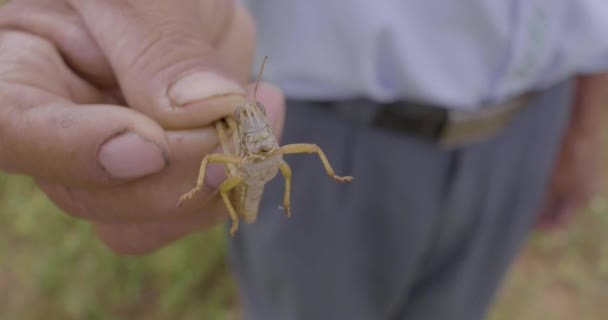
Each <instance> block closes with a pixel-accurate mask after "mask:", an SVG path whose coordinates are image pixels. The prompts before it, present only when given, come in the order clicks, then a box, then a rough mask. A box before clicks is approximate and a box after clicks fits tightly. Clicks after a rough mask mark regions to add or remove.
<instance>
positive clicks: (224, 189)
mask: <svg viewBox="0 0 608 320" xmlns="http://www.w3.org/2000/svg"><path fill="white" fill-rule="evenodd" d="M241 182H243V177H241V176H232V177H230V178H228V179H226V181H224V182H223V183H222V185H220V195H221V196H222V199H223V200H224V204H225V205H226V209H228V214H229V215H230V219H232V226H231V227H230V235H231V236H234V233H235V232H236V230H237V229H238V228H239V216H238V215H237V214H236V211H235V210H234V206H233V205H232V203H231V202H230V197H229V196H228V193H229V192H230V190H232V189H234V187H236V186H238V185H239V184H241Z"/></svg>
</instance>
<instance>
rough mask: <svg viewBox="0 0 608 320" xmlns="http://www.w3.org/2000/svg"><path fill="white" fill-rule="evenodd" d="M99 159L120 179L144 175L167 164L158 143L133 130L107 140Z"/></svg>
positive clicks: (107, 169) (107, 170) (100, 150)
mask: <svg viewBox="0 0 608 320" xmlns="http://www.w3.org/2000/svg"><path fill="white" fill-rule="evenodd" d="M98 159H99V163H100V164H101V166H102V167H103V168H104V169H105V170H106V172H107V173H108V174H109V175H110V176H111V177H112V178H118V179H125V178H137V177H143V176H145V175H148V174H151V173H154V172H158V171H160V170H161V169H162V168H164V167H165V166H166V165H167V157H166V156H165V154H164V153H163V151H162V150H161V149H160V147H159V146H158V145H156V144H155V143H154V142H152V141H149V140H146V139H144V138H142V137H141V136H140V135H138V134H136V133H133V132H125V133H122V134H120V135H118V136H116V137H114V138H111V139H110V140H108V141H106V142H105V143H104V144H103V145H102V146H101V148H100V149H99V153H98Z"/></svg>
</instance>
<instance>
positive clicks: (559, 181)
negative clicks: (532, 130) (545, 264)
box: [538, 73, 608, 229]
mask: <svg viewBox="0 0 608 320" xmlns="http://www.w3.org/2000/svg"><path fill="white" fill-rule="evenodd" d="M606 107H608V73H605V74H599V75H593V76H583V77H580V78H579V79H578V82H577V88H576V97H575V101H574V105H573V107H572V111H571V112H572V115H571V117H570V123H569V126H568V128H567V130H566V133H565V135H564V137H563V140H562V145H561V150H560V153H559V157H558V161H557V163H556V166H555V168H554V170H553V176H552V178H551V181H550V185H549V189H548V192H547V195H546V199H545V205H544V208H543V209H542V211H541V214H540V217H539V221H538V226H539V227H540V228H541V229H549V228H555V227H560V226H563V225H564V224H566V223H567V222H569V221H570V220H571V219H572V217H573V216H574V215H575V213H576V212H578V211H580V209H581V208H582V207H583V206H585V205H586V204H587V202H588V201H589V199H590V198H591V196H592V195H593V194H594V192H595V191H596V189H597V185H598V178H599V173H600V170H599V164H598V161H599V150H600V143H599V138H600V124H601V121H602V108H606Z"/></svg>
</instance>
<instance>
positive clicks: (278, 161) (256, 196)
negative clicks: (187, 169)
mask: <svg viewBox="0 0 608 320" xmlns="http://www.w3.org/2000/svg"><path fill="white" fill-rule="evenodd" d="M266 59H267V57H264V61H263V62H262V66H261V67H260V71H259V73H258V77H257V80H256V83H255V87H254V90H253V101H251V102H247V103H245V104H243V105H240V106H238V107H237V108H236V110H235V112H234V116H233V117H227V118H224V119H222V120H220V121H217V122H216V123H215V127H216V131H217V132H218V138H219V140H220V144H221V145H222V149H223V152H224V153H223V154H208V155H206V156H205V157H204V158H203V160H202V161H201V165H200V170H199V174H198V179H197V182H196V186H195V187H194V188H193V189H192V190H190V191H189V192H187V193H185V194H184V195H182V196H181V197H180V199H179V202H178V206H180V205H181V204H182V203H183V202H184V201H186V200H187V199H189V198H191V197H193V196H194V195H195V194H196V193H197V192H199V191H200V190H201V188H202V186H203V181H204V179H205V170H206V168H207V164H209V163H221V164H224V166H225V168H226V171H227V174H228V178H227V179H226V180H225V181H224V182H223V183H222V184H221V185H220V188H219V193H220V196H221V197H222V199H223V201H224V204H225V205H226V209H228V213H229V215H230V218H231V220H232V226H231V228H230V234H231V235H232V236H234V234H235V232H236V231H237V229H238V225H239V217H242V218H243V220H244V221H245V222H247V223H253V222H255V220H256V218H257V215H258V208H259V204H260V200H261V198H262V195H263V192H264V185H265V184H266V183H267V182H268V181H270V180H272V179H273V178H274V177H275V176H276V175H277V174H278V172H279V171H280V172H281V174H282V175H283V178H284V179H285V191H284V195H283V208H284V210H285V214H286V216H287V217H289V216H290V215H291V211H290V200H289V195H290V190H291V168H290V167H289V165H288V164H287V163H286V162H285V161H284V160H283V155H284V154H293V153H316V154H317V155H318V156H319V158H320V160H321V163H322V164H323V167H324V168H325V171H326V172H327V175H328V176H329V177H330V178H332V179H334V180H335V181H337V182H347V181H351V180H352V179H353V177H351V176H343V177H342V176H338V175H336V174H335V173H334V170H333V169H332V167H331V165H330V164H329V161H328V160H327V157H326V156H325V153H323V150H321V148H320V147H319V146H317V145H315V144H307V143H298V144H289V145H284V146H279V145H278V143H277V141H276V139H275V137H274V134H273V132H272V128H271V126H270V121H269V120H268V117H267V116H266V109H265V108H264V106H263V105H262V104H261V103H260V102H258V101H257V99H256V92H257V89H258V85H259V82H260V78H261V76H262V72H263V70H264V65H265V63H266ZM226 126H227V127H228V128H226ZM227 132H228V133H227ZM228 134H232V135H233V136H232V145H231V144H230V142H229V140H228V138H227V135H228Z"/></svg>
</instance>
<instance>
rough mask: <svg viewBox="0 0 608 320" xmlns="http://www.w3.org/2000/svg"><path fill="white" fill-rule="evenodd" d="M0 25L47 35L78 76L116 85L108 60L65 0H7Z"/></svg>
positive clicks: (106, 86) (0, 9) (92, 81)
mask: <svg viewBox="0 0 608 320" xmlns="http://www.w3.org/2000/svg"><path fill="white" fill-rule="evenodd" d="M0 28H4V29H13V30H21V31H24V32H27V33H31V34H34V35H37V36H40V37H42V38H45V39H48V40H49V41H50V42H51V43H53V45H54V46H55V47H56V48H57V49H58V50H59V52H60V53H61V56H62V57H63V59H64V60H65V61H66V63H67V65H68V66H70V68H72V70H74V71H75V72H76V73H77V74H78V75H79V76H81V77H83V78H84V79H86V80H87V81H89V82H91V83H93V84H95V85H96V86H99V87H102V88H110V87H114V86H115V85H116V79H115V77H114V74H113V72H112V68H111V67H110V64H109V63H108V61H107V60H106V58H105V57H104V56H103V53H102V52H101V50H100V49H99V46H98V45H97V43H96V42H95V41H94V40H93V38H92V37H91V35H90V34H89V32H88V30H87V28H86V26H85V24H84V22H83V20H82V19H81V17H80V16H79V15H78V14H77V13H76V11H75V10H74V9H73V8H71V7H70V6H69V5H68V4H67V3H66V2H65V1H57V0H20V1H11V2H9V3H7V4H6V5H4V6H2V7H1V8H0Z"/></svg>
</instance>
